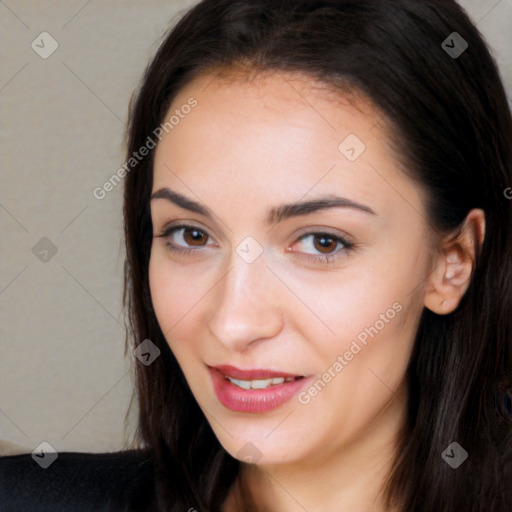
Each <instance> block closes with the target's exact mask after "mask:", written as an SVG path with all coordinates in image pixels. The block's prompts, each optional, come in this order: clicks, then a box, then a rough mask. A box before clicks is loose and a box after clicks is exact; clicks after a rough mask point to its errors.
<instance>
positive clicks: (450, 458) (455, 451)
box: [441, 442, 468, 469]
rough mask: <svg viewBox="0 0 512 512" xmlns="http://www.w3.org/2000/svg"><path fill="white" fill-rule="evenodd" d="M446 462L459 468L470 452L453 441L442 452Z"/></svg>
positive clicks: (454, 467)
mask: <svg viewBox="0 0 512 512" xmlns="http://www.w3.org/2000/svg"><path fill="white" fill-rule="evenodd" d="M441 457H442V458H443V459H444V461H445V462H446V464H448V465H449V466H450V467H452V468H453V469H457V468H458V467H459V466H460V465H461V464H462V463H463V462H464V461H465V460H466V459H467V458H468V452H467V451H466V450H464V448H462V446H461V445H460V444H459V443H456V442H453V443H451V444H450V445H449V446H448V448H446V450H445V451H444V452H443V453H442V454H441Z"/></svg>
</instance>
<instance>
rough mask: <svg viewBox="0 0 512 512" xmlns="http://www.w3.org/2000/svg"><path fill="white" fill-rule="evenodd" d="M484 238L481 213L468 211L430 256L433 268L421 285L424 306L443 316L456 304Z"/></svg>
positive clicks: (475, 210) (479, 211)
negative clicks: (457, 227) (424, 282)
mask: <svg viewBox="0 0 512 512" xmlns="http://www.w3.org/2000/svg"><path fill="white" fill-rule="evenodd" d="M484 238H485V213H484V211H483V210H481V209H478V208H475V209H473V210H471V211H470V212H469V213H468V214H467V216H466V218H465V220H464V223H463V225H462V227H461V228H460V230H457V232H456V233H455V234H453V233H452V234H450V235H448V236H446V237H445V238H443V240H441V242H440V244H439V248H438V250H437V253H436V255H435V256H434V261H433V268H434V270H433V271H432V273H431V274H430V276H429V278H428V281H427V284H426V286H425V297H424V304H425V307H426V308H428V309H430V310H431V311H433V312H434V313H437V314H438V315H446V314H448V313H451V312H452V311H454V310H455V309H456V308H457V306H458V305H459V303H460V301H461V299H462V297H463V295H464V293H465V292H466V290H467V289H468V286H469V283H470V280H471V276H472V274H473V270H474V268H475V259H476V255H477V254H478V253H479V251H480V248H481V246H482V244H483V241H484Z"/></svg>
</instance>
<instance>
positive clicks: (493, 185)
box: [112, 0, 512, 512]
mask: <svg viewBox="0 0 512 512" xmlns="http://www.w3.org/2000/svg"><path fill="white" fill-rule="evenodd" d="M127 139H128V140H127V167H126V178H125V179H126V182H125V197H124V216H125V236H126V250H127V258H126V267H125V277H126V279H125V302H126V307H127V311H128V313H129V320H130V322H129V335H128V339H127V346H132V349H134V350H135V354H136V355H137V360H136V372H137V380H138V401H139V406H140V417H139V420H140V421H139V428H138V432H137V435H138V441H139V443H138V446H139V448H140V451H138V452H137V453H138V456H137V459H136V460H139V461H140V470H136V471H135V476H134V477H133V478H131V479H128V478H126V477H125V481H124V483H123V486H124V490H123V491H122V492H121V491H119V492H118V493H116V498H115V500H114V499H113V500H112V509H113V510H114V509H118V510H121V509H124V510H172V511H178V510H180V511H182V510H189V511H191V510H197V511H222V512H234V511H241V510H243V511H250V510H254V511H265V512H268V511H272V512H282V511H286V512H295V511H303V510H307V511H309V512H313V511H325V510H333V511H334V510H336V511H358V512H359V511H361V512H363V511H393V512H395V511H413V510H414V511H425V512H427V511H428V512H431V511H433V510H440V511H441V510H442V511H455V510H457V511H459V510H464V511H484V510H485V511H486V512H489V511H492V512H498V511H503V510H509V509H510V507H511V506H512V497H511V491H510V486H508V487H507V483H509V482H510V478H511V477H512V459H511V453H512V445H511V424H512V421H511V420H512V414H511V410H510V396H511V382H510V381H511V375H512V363H511V340H512V318H511V315H510V311H511V310H512V203H511V201H510V200H509V198H508V194H507V190H508V189H509V187H510V186H512V149H511V141H512V123H511V116H510V112H509V110H508V105H507V101H506V95H505V92H504V89H503V85H502V83H501V81H500V77H499V74H498V71H497V68H496V64H495V63H494V61H493V59H492V57H491V56H490V54H489V51H488V50H487V48H486V46H485V44H484V42H483V40H482V38H481V36H480V35H479V33H478V31H477V29H476V28H475V27H474V25H472V23H471V22H470V21H469V19H468V17H467V16H466V14H465V13H464V11H463V10H462V9H461V7H459V6H458V5H457V4H456V3H455V2H452V1H446V0H444V1H442V2H441V1H437V0H428V1H419V0H418V1H416V0H389V1H386V2H382V1H378V0H364V1H361V0H358V1H355V0H352V1H350V0H345V1H342V0H339V1H335V0H332V1H301V0H299V1H295V2H285V1H275V0H273V1H270V0H257V1H254V2H242V1H228V0H205V1H203V2H201V3H199V4H198V5H197V6H195V7H194V8H192V9H191V10H190V11H189V12H188V13H187V14H186V15H185V17H184V18H183V19H181V21H180V22H179V23H178V24H177V25H176V26H175V27H174V28H172V29H171V30H170V32H169V34H168V35H167V37H166V38H165V40H164V42H163V43H162V45H161V46H160V48H159V50H158V52H157V54H156V56H155V58H154V59H153V61H152V62H151V64H150V65H149V66H148V68H147V70H146V73H145V75H144V78H143V81H142V84H141V87H140V89H139V91H138V93H137V95H136V97H135V98H134V101H133V105H132V108H131V113H130V120H129V129H128V137H127ZM123 471H124V470H123ZM119 472H121V470H119ZM123 474H124V473H123ZM114 502H115V505H114Z"/></svg>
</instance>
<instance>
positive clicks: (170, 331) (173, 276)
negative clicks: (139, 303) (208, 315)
mask: <svg viewBox="0 0 512 512" xmlns="http://www.w3.org/2000/svg"><path fill="white" fill-rule="evenodd" d="M201 283H202V281H201V280H200V279H198V277H197V275H195V274H194V272H193V271H192V267H190V269H184V268H180V269H179V270H177V268H176V266H175V265H173V264H172V262H170V261H169V259H168V258H166V257H165V255H162V254H160V253H159V252H158V251H156V252H155V253H152V255H151V259H150V261H149V285H150V290H151V300H152V303H153V309H154V310H155V314H156V318H157V320H158V323H159V325H160V329H161V330H162V332H163V333H164V336H165V338H166V339H167V341H168V343H170V341H171V340H172V338H173V337H176V336H177V335H178V333H179V332H180V331H181V330H182V329H183V327H184V326H188V327H190V326H191V325H193V324H194V323H193V322H190V318H191V317H192V316H193V313H194V307H196V306H197V304H198V303H199V302H200V300H201V298H202V297H204V294H205V291H206V290H205V286H202V285H201Z"/></svg>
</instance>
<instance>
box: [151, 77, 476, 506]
mask: <svg viewBox="0 0 512 512" xmlns="http://www.w3.org/2000/svg"><path fill="white" fill-rule="evenodd" d="M312 84H313V81H312V80H304V79H303V78H302V79H301V77H299V76H298V75H287V74H284V73H278V74H269V75H268V76H257V77H256V78H255V79H250V80H242V81H240V80H237V79H235V78H233V77H232V79H231V80H225V79H218V78H217V79H214V78H213V77H212V76H202V77H199V78H197V79H195V80H194V81H192V82H191V83H190V84H188V85H187V86H186V87H185V88H184V89H182V90H181V91H180V92H179V94H178V96H177V97H176V98H175V99H174V101H173V104H172V106H171V108H170V110H169V111H170V112H171V111H173V110H175V109H176V108H179V107H180V106H181V105H183V104H185V103H186V102H187V100H188V99H189V98H190V97H194V98H195V99H196V100H197V102H198V104H197V107H196V108H195V109H194V110H193V111H192V112H191V113H190V114H189V115H187V116H186V117H185V118H184V119H183V120H181V121H180V123H179V125H177V126H175V127H174V129H173V130H172V131H170V132H169V133H168V134H165V135H164V137H163V138H162V140H161V142H160V143H159V144H158V146H157V149H156V154H155V161H154V180H153V189H152V192H153V193H154V192H156V191H158V190H160V189H162V188H166V187H167V188H169V189H171V190H173V191H176V192H178V193H179V194H182V195H184V196H186V197H188V198H189V199H191V200H193V201H196V202H199V203H201V204H202V205H203V206H205V207H206V208H208V209H209V210H210V211H211V212H212V216H211V217H207V216H205V215H202V214H200V213H197V212H193V211H189V210H187V209H184V208H181V207H179V206H177V205H176V204H174V203H172V202H171V201H169V200H168V199H165V198H156V199H153V200H152V201H151V215H152V222H153V234H154V235H155V237H154V239H153V245H152V250H151V259H150V265H149V279H150V288H151V296H152V301H153V305H154V309H155V313H156V316H157V319H158V322H159V324H160V327H161V329H162V332H163V333H164V335H165V337H166V339H167V341H168V343H169V346H170V348H171V350H172V351H173V353H174V355H175V357H176V358H177V360H178V362H179V364H180V367H181V368H182V370H183V373H184V375H185V377H186V380H187V382H188V384H189V386H190V389H191V391H192V393H193V395H194V397H195V399H196V400H197V403H198V404H199V407H200V408H201V409H202V411H203V412H204V414H205V416H206V418H207V419H208V421H209V423H210V425H211V427H212V429H213V431H214V433H215V435H216V436H217V438H218V439H219V441H220V443H221V444H222V445H223V447H224V448H225V449H226V450H227V451H228V452H229V453H230V454H231V455H232V456H233V457H237V458H239V459H240V460H242V459H243V457H242V456H241V455H238V452H239V451H240V450H241V449H242V448H243V447H244V446H245V445H246V443H252V445H254V446H255V447H256V449H257V454H258V457H259V458H258V460H255V462H254V463H253V464H247V463H244V465H243V468H244V469H243V472H242V474H243V478H244V479H245V481H246V482H247V485H248V487H249V488H250V490H251V492H252V493H253V495H254V497H255V499H256V501H257V503H258V504H259V506H260V507H262V510H266V511H272V512H304V510H306V511H308V512H320V511H325V510H333V511H334V510H336V511H351V512H369V511H374V512H375V511H381V510H383V508H382V502H381V496H380V494H379V491H381V489H382V487H383V484H384V480H385V478H386V476H387V475H388V472H389V468H390V464H391V461H392V458H393V457H394V456H395V446H396V441H397V437H398V433H399V429H400V426H401V425H402V424H403V421H404V415H405V405H406V401H407V389H406V383H405V377H404V376H405V371H406V368H407V364H408V361H409V358H410V354H411V350H412V345H413V340H414V334H415V332H416V330H417V326H418V322H419V319H420V315H421V312H422V310H423V308H424V307H427V308H429V309H431V310H432V311H434V312H435V313H438V314H449V313H450V312H451V311H453V310H454V309H455V308H456V307H457V305H458V303H459V301H460V299H461V297H462V295H463V294H464V292H465V290H466V289H467V286H468V284H469V279H470V275H471V270H472V268H473V266H474V257H475V255H474V243H475V240H482V239H483V235H484V217H483V212H482V211H481V210H472V211H471V212H470V214H469V215H468V217H467V219H466V224H465V225H464V231H463V236H462V237H460V238H459V239H458V240H456V241H454V240H449V239H448V238H441V237H439V236H436V235H434V234H433V233H432V232H431V231H430V230H429V228H428V224H427V222H426V218H427V216H426V213H425V208H424V204H425V195H424V192H423V190H421V189H420V187H419V186H418V184H417V183H413V182H412V181H411V180H410V179H409V178H407V177H406V176H405V175H404V174H403V173H402V172H400V171H399V169H398V168H399V163H398V161H397V158H396V156H395V155H394V154H393V152H392V150H391V149H390V147H389V145H388V143H387V135H386V132H385V131H384V128H383V124H382V123H379V120H381V118H382V114H381V113H379V112H377V111H376V109H375V108H374V107H372V106H371V104H370V102H369V101H365V100H364V99H363V100H361V101H359V102H358V103H357V105H356V104H355V103H354V102H355V99H354V98H353V97H350V99H348V97H346V98H343V97H341V96H339V97H338V99H336V100H334V99H333V94H332V93H330V92H329V90H328V88H326V87H321V86H319V85H318V84H316V85H317V86H316V87H312ZM166 117H168V116H166ZM349 134H356V135H357V137H358V138H359V139H360V140H361V141H363V143H364V144H365V146H366V149H365V151H364V152H363V153H362V154H361V155H360V156H359V157H358V158H357V159H356V160H354V161H349V160H348V159H347V158H346V157H345V156H344V154H342V152H341V151H340V150H339V149H338V146H339V145H340V143H341V142H342V141H343V140H344V139H345V138H346V137H347V135H349ZM329 194H336V195H338V196H342V197H344V198H347V199H349V200H351V201H353V202H357V203H360V204H362V205H364V206H365V207H367V208H370V209H371V210H372V211H373V212H374V213H373V214H372V213H369V212H367V211H363V210H361V209H358V208H354V207H347V206H344V207H336V208H329V209H322V210H318V211H315V212H312V213H308V214H303V215H300V216H296V217H290V218H287V219H285V220H282V221H281V222H279V223H277V224H275V225H273V226H269V225H267V224H266V223H265V220H266V217H267V214H268V211H269V210H270V209H271V208H273V207H275V206H277V205H281V204H283V203H296V202H301V201H306V200H312V199H315V198H319V197H321V196H325V195H329ZM171 222H172V223H173V225H178V224H181V223H183V224H187V225H191V226H192V227H193V228H195V229H197V230H199V232H200V233H199V235H201V234H202V235H203V237H202V238H201V237H198V236H197V234H196V233H194V230H193V229H191V230H184V229H178V230H175V232H174V234H171V235H169V236H168V237H167V239H166V238H165V237H162V236H159V235H161V234H162V232H163V231H164V227H165V226H166V225H169V223H171ZM325 232H327V233H331V234H333V235H336V236H340V237H342V238H345V239H348V240H349V241H351V242H353V243H354V244H355V245H354V248H353V249H352V250H351V251H347V249H346V248H345V246H344V245H343V244H342V243H336V242H335V241H330V243H329V244H328V245H327V247H325V246H324V247H323V246H322V245H321V243H320V242H319V239H321V238H322V237H321V236H316V237H315V235H314V233H325ZM307 233H309V235H308V236H306V237H304V235H306V234H307ZM311 233H313V234H311ZM248 236H250V237H252V238H253V239H255V240H256V241H257V243H258V244H259V245H260V246H261V248H262V249H263V252H262V254H261V255H259V257H257V258H256V259H255V260H254V261H252V262H251V263H248V262H247V261H245V260H244V259H243V258H242V257H241V256H240V255H239V254H238V253H237V251H236V249H237V246H239V244H241V242H243V241H244V239H245V238H246V237H248ZM301 237H304V238H302V239H301ZM166 241H167V242H170V243H172V244H173V245H175V246H177V247H178V248H182V249H191V251H195V252H191V253H189V254H181V253H179V252H173V251H171V250H170V249H169V247H168V246H167V245H166ZM329 254H332V255H333V256H335V255H337V256H338V257H337V259H334V260H333V263H331V264H329V265H327V264H325V263H324V262H322V261H320V260H315V259H314V258H315V257H317V256H320V255H329ZM308 257H309V258H310V259H308ZM394 304H395V306H396V305H397V304H398V306H396V307H397V309H400V311H399V312H396V311H395V312H394V314H393V315H392V316H393V318H392V319H390V316H391V314H390V313H389V316H388V317H387V318H386V319H385V320H387V321H386V322H385V323H383V322H382V321H381V322H380V323H379V324H377V321H379V319H381V318H382V316H381V315H382V314H383V313H384V314H386V312H387V311H389V310H390V308H391V309H393V305H394ZM400 306H401V307H400ZM395 313H396V314H395ZM381 324H382V325H383V327H380V325H381ZM377 325H378V327H377V330H378V333H377V334H376V335H375V336H374V337H368V342H367V344H366V345H364V346H363V345H361V343H359V345H361V347H362V348H361V350H360V351H359V352H357V354H356V355H354V356H353V358H350V360H347V361H346V365H344V367H343V369H342V371H339V372H338V373H335V376H334V377H332V368H333V363H335V362H336V361H337V358H338V356H340V355H343V354H345V353H346V352H347V351H349V350H350V347H351V344H352V342H353V341H354V340H355V339H357V336H358V335H359V334H360V333H362V332H363V331H364V330H365V328H368V327H370V326H377ZM222 364H228V365H232V366H236V367H238V368H242V369H251V368H268V369H272V370H275V371H284V372H288V373H292V374H300V375H308V376H311V379H312V382H315V381H318V379H320V378H321V377H322V375H323V374H325V372H327V371H328V369H329V368H331V377H332V378H331V379H330V381H329V382H328V383H327V384H326V385H325V387H323V389H321V391H320V392H318V393H317V394H315V395H314V396H311V395H308V396H310V400H309V401H308V402H307V403H304V402H305V401H303V402H302V403H301V402H300V401H299V400H298V399H297V397H294V398H292V399H291V400H289V401H288V402H286V403H284V404H282V405H281V406H279V407H277V408H275V409H273V410H270V411H265V412H260V413H254V412H240V411H232V410H230V409H228V408H226V407H225V406H224V405H223V404H222V403H221V402H220V401H219V400H218V398H217V396H216V394H215V392H214V390H213V387H212V382H211V379H210V373H209V371H208V366H215V365H222ZM309 387H310V386H309V385H308V387H307V388H306V389H305V391H307V390H308V389H309ZM232 498H233V496H232V495H231V496H229V497H228V500H227V502H226V508H225V510H226V512H234V510H235V508H234V505H233V503H234V502H233V501H232Z"/></svg>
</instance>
